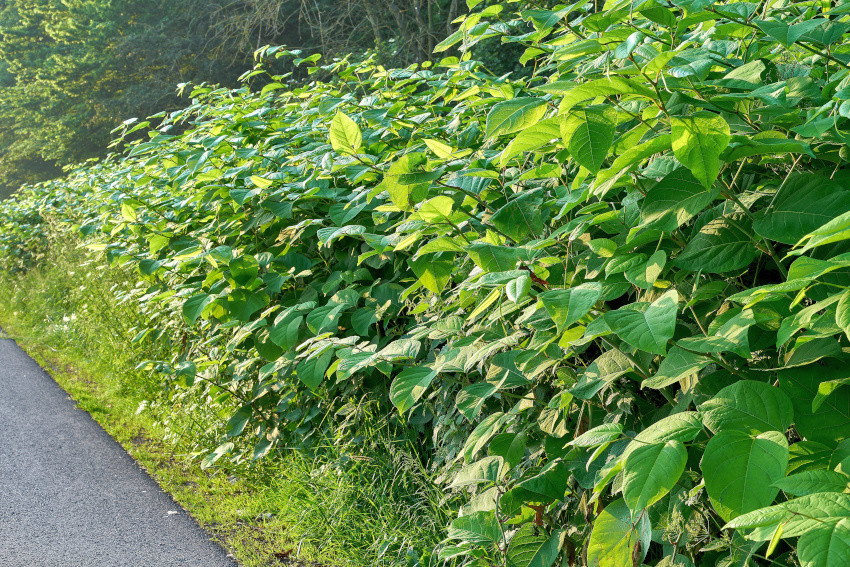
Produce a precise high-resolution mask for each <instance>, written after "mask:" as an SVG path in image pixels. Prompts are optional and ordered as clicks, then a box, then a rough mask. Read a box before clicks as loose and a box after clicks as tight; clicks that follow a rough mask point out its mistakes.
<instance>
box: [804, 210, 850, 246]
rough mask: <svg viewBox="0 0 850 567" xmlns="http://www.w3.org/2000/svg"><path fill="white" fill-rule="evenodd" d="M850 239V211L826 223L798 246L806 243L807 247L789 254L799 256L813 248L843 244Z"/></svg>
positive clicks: (805, 237) (809, 234) (808, 235)
mask: <svg viewBox="0 0 850 567" xmlns="http://www.w3.org/2000/svg"><path fill="white" fill-rule="evenodd" d="M848 238H850V211H847V212H846V213H843V214H841V215H838V216H837V217H835V218H833V219H832V220H831V221H829V222H827V223H824V224H823V226H820V227H818V228H816V229H815V230H813V231H811V232H809V233H808V234H806V235H805V236H804V237H803V238H801V239H800V242H798V243H797V246H799V245H800V244H802V243H803V242H805V243H806V244H805V246H803V247H802V248H797V249H795V250H792V251H791V252H789V254H794V255H799V254H805V253H806V252H808V251H809V250H811V249H813V248H817V247H818V246H823V245H825V244H832V243H833V242H841V241H842V240H847V239H848Z"/></svg>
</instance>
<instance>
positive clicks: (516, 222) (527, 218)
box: [490, 198, 544, 242]
mask: <svg viewBox="0 0 850 567" xmlns="http://www.w3.org/2000/svg"><path fill="white" fill-rule="evenodd" d="M490 222H492V223H493V226H495V227H496V228H498V229H499V230H501V231H502V232H503V233H505V234H507V235H508V236H509V237H511V238H512V239H513V240H514V241H516V242H520V241H522V240H524V239H525V238H527V237H528V236H539V235H540V234H542V233H543V229H544V225H543V215H542V214H541V213H540V207H539V206H537V204H535V203H534V202H533V201H532V200H531V199H523V198H517V199H514V200H512V201H511V202H509V203H508V204H506V205H505V206H503V207H502V208H501V209H499V210H498V211H496V212H495V213H493V216H491V217H490Z"/></svg>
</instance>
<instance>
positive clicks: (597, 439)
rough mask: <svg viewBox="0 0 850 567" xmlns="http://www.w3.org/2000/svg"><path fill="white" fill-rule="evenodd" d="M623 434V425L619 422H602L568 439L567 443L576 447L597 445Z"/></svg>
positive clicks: (613, 439) (609, 441) (614, 439)
mask: <svg viewBox="0 0 850 567" xmlns="http://www.w3.org/2000/svg"><path fill="white" fill-rule="evenodd" d="M622 434H623V426H622V425H621V424H619V423H603V424H602V425H597V426H596V427H594V428H593V429H589V430H587V431H585V432H584V433H582V434H581V435H579V436H578V437H576V438H575V439H573V440H572V441H570V442H569V443H568V445H574V446H576V447H598V446H599V445H604V444H605V443H611V442H612V441H616V440H617V439H618V438H619V437H620V435H622Z"/></svg>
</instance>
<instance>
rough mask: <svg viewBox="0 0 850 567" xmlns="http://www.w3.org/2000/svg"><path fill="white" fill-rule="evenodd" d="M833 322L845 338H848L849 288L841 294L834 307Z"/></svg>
mask: <svg viewBox="0 0 850 567" xmlns="http://www.w3.org/2000/svg"><path fill="white" fill-rule="evenodd" d="M835 324H836V325H838V326H839V327H841V330H842V331H844V334H845V335H847V338H848V339H850V289H848V290H847V291H845V292H844V293H843V294H842V295H841V299H839V300H838V306H837V307H836V309H835Z"/></svg>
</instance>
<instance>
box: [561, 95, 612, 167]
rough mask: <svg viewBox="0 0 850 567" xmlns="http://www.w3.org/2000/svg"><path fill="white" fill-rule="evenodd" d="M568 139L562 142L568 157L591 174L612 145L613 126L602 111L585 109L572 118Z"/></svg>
mask: <svg viewBox="0 0 850 567" xmlns="http://www.w3.org/2000/svg"><path fill="white" fill-rule="evenodd" d="M572 119H573V120H574V121H575V124H573V125H572V126H571V127H570V128H569V133H568V134H567V135H568V136H569V137H568V139H566V140H564V142H565V143H566V144H567V149H569V151H570V155H571V156H572V157H573V158H574V159H575V160H576V161H577V162H578V163H579V164H580V165H582V166H584V167H585V168H587V169H589V170H590V171H591V172H592V173H598V172H599V169H600V168H601V167H602V164H603V163H604V161H605V158H606V157H607V156H608V152H609V151H610V150H611V145H612V144H613V143H614V131H615V124H614V122H613V120H612V119H611V117H610V115H609V114H608V113H607V112H605V110H603V109H599V108H592V107H591V108H587V109H585V110H583V111H581V112H579V113H576V115H575V116H574V117H573V118H572Z"/></svg>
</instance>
